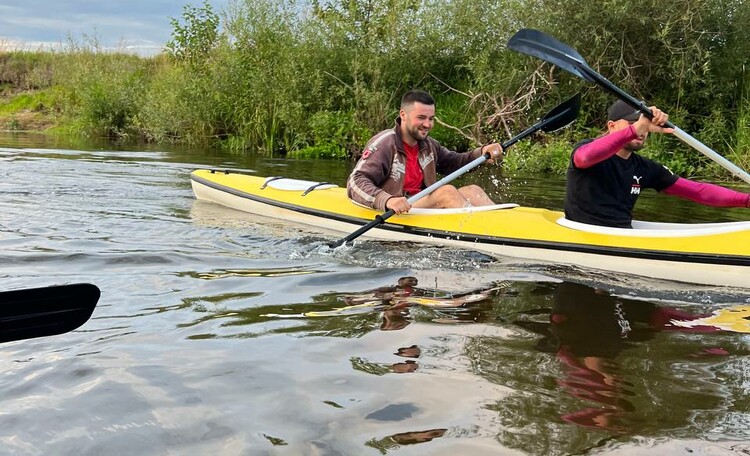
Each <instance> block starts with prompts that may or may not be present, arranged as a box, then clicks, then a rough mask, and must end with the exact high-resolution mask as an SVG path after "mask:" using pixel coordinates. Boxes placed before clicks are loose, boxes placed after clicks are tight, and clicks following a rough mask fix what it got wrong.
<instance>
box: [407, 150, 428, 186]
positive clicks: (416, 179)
mask: <svg viewBox="0 0 750 456" xmlns="http://www.w3.org/2000/svg"><path fill="white" fill-rule="evenodd" d="M404 152H406V174H405V176H404V193H408V194H409V196H411V195H416V194H417V193H419V192H421V191H422V185H423V183H424V174H423V173H422V168H421V167H420V166H419V144H415V145H413V146H410V145H408V144H406V143H404Z"/></svg>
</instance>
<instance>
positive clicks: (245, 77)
mask: <svg viewBox="0 0 750 456" xmlns="http://www.w3.org/2000/svg"><path fill="white" fill-rule="evenodd" d="M625 1H626V4H625V5H624V7H628V2H629V1H630V0H625ZM668 1H669V2H672V1H676V0H668ZM292 4H294V2H292ZM670 4H671V3H670ZM493 5H494V4H493V3H491V2H489V1H485V0H477V1H476V2H471V4H468V3H467V4H464V2H461V1H459V2H446V3H443V2H435V3H434V4H433V3H428V4H418V5H411V4H403V5H402V4H399V5H397V6H393V7H386V6H384V5H381V4H379V3H377V4H367V5H360V4H358V3H355V4H348V3H341V4H339V3H335V2H334V3H331V4H330V5H328V6H327V7H326V8H325V9H320V8H318V7H311V6H308V7H309V8H310V9H309V11H308V10H307V9H305V11H306V12H307V13H309V14H305V15H300V14H299V11H301V9H295V6H294V5H293V6H280V5H278V4H277V3H276V2H275V1H274V0H262V1H259V2H251V3H247V2H246V3H243V4H242V5H238V7H237V8H234V9H232V10H231V11H224V12H223V13H224V14H222V15H221V18H220V15H219V14H218V13H217V12H215V11H213V9H212V8H211V6H210V5H209V4H207V3H206V4H203V5H202V6H200V7H192V6H186V7H185V12H184V14H183V16H182V18H180V19H174V20H173V22H172V26H173V32H172V39H171V40H170V41H169V42H168V43H167V44H166V46H165V52H164V53H163V54H160V55H157V56H153V57H137V56H133V55H126V54H118V53H112V52H107V51H103V50H101V49H100V48H99V47H97V44H96V43H95V42H94V43H86V42H84V43H71V44H70V45H69V46H68V47H67V48H66V49H64V50H61V51H59V52H54V53H45V52H18V51H12V52H8V51H5V52H3V50H1V49H0V91H2V93H3V94H4V95H3V96H4V97H6V98H5V99H4V100H3V104H2V107H0V128H5V129H10V130H34V131H44V132H50V131H54V132H56V133H57V132H64V133H65V134H73V135H86V136H93V137H106V138H111V139H123V138H124V139H125V140H137V141H147V142H152V143H157V144H175V143H179V144H192V145H204V146H218V147H221V148H224V149H227V150H232V151H235V152H236V153H242V154H245V153H247V154H261V155H265V156H284V157H296V158H320V159H339V160H347V159H351V158H352V156H354V155H356V154H357V153H358V151H359V150H360V149H361V148H362V146H363V144H364V143H365V142H366V141H367V140H368V139H369V138H370V137H371V136H372V135H373V134H374V133H376V132H378V131H380V130H382V129H384V128H388V127H390V126H391V125H392V122H393V119H394V118H395V117H396V115H397V113H398V100H399V98H400V96H401V94H403V92H404V91H405V90H407V89H410V88H421V89H425V90H428V91H430V92H431V93H432V94H433V95H434V96H435V98H436V100H437V115H438V122H437V125H436V127H435V129H434V130H433V131H432V132H431V135H432V136H433V137H435V138H436V139H437V140H439V141H440V142H441V143H442V144H443V145H445V146H446V147H448V148H450V149H454V150H459V151H463V150H468V149H470V148H472V147H475V146H477V145H480V144H486V143H490V142H495V141H502V140H504V139H508V138H510V137H512V136H513V134H514V133H517V132H519V131H521V130H523V129H524V128H526V127H528V126H529V125H531V124H533V123H535V122H536V120H537V119H538V118H539V117H540V116H542V115H544V114H545V113H546V112H547V111H549V109H550V108H551V107H552V106H555V105H557V104H559V103H560V101H562V100H563V99H566V98H568V97H570V96H571V95H572V94H574V93H576V92H582V93H583V104H582V111H581V115H580V117H579V119H578V121H576V123H575V124H573V125H572V126H571V127H570V128H569V129H567V130H565V131H564V132H561V133H555V134H550V135H536V136H534V137H533V138H531V139H530V140H528V141H526V142H524V143H522V144H519V145H518V146H517V147H516V148H514V150H515V152H514V153H513V154H511V155H510V156H509V157H508V160H507V161H506V163H505V166H506V167H507V168H508V169H509V170H510V171H511V172H516V171H523V172H529V173H540V174H561V173H563V172H564V170H565V168H566V167H567V162H568V157H569V154H570V149H571V145H572V144H574V143H575V142H577V141H578V140H580V139H583V138H587V137H592V136H596V135H597V134H599V133H600V132H601V131H602V130H603V128H604V125H605V121H606V119H605V115H606V110H607V107H608V106H609V104H611V102H612V97H611V96H609V95H608V94H606V93H604V92H603V91H601V90H598V89H597V88H595V87H592V86H591V85H589V84H586V83H584V82H583V81H581V80H580V79H577V78H575V77H573V76H571V75H569V74H566V73H565V72H558V71H555V70H554V69H553V68H552V67H550V66H549V65H547V64H540V62H539V61H532V59H530V58H528V57H527V56H522V55H519V54H518V53H515V52H512V51H509V50H508V49H506V47H505V43H506V42H507V39H508V38H509V37H510V36H511V35H512V34H513V33H515V31H517V29H518V27H519V26H518V24H519V23H523V24H524V26H527V27H531V28H539V29H543V30H545V31H546V32H548V33H550V34H551V35H553V36H555V37H557V38H558V39H560V40H561V41H563V42H565V43H568V44H570V45H571V46H572V47H574V48H577V49H585V50H586V57H587V58H590V59H591V61H590V63H591V65H592V66H593V67H595V68H596V69H597V70H598V71H599V72H600V73H601V74H603V75H605V76H606V77H609V78H611V79H612V80H613V81H616V82H617V84H618V86H620V87H622V88H623V89H625V90H626V91H628V92H630V93H633V94H634V95H636V96H638V97H639V98H642V99H645V100H648V101H649V103H653V104H656V105H658V106H660V107H662V108H663V109H665V110H666V111H667V112H669V113H670V115H671V120H673V121H674V123H676V124H677V125H680V127H682V128H683V129H684V130H685V131H688V132H690V133H691V134H692V135H693V136H695V137H696V138H698V139H700V140H701V141H702V142H704V143H705V144H706V145H708V146H709V147H711V148H712V149H714V150H716V151H717V152H718V153H719V154H721V155H723V156H725V157H727V158H729V159H730V160H731V161H733V162H735V163H736V164H737V165H739V166H740V167H741V168H744V169H747V168H748V167H750V75H748V73H747V72H746V70H745V66H746V65H744V62H745V60H746V56H747V55H750V49H748V46H750V45H749V44H748V42H747V40H744V39H741V37H740V36H739V35H741V33H740V34H738V32H737V30H738V28H737V27H739V30H742V26H744V22H742V18H744V17H747V16H748V15H750V7H748V5H747V4H746V3H742V2H740V3H739V4H738V5H736V11H735V10H733V11H735V12H736V14H733V15H732V16H731V17H725V16H726V14H725V12H724V11H723V10H721V9H715V8H714V7H713V6H712V5H709V4H707V3H705V4H704V3H700V4H691V5H689V6H688V7H687V8H688V9H689V11H687V12H685V8H686V7H685V6H684V5H682V4H680V5H679V7H677V8H676V9H675V11H680V12H681V14H680V15H679V16H677V17H673V13H672V12H671V11H670V10H669V9H666V10H664V11H662V10H663V9H660V10H659V11H655V12H654V16H653V17H652V16H649V18H648V20H646V21H640V22H637V21H636V22H632V21H631V22H628V23H627V24H624V26H623V27H624V28H622V30H619V29H618V33H623V36H622V37H620V36H609V33H610V32H608V30H610V29H611V27H609V26H607V25H606V24H608V23H609V22H607V21H608V18H607V17H606V14H602V13H601V11H600V10H601V8H600V6H599V5H596V4H592V5H588V4H583V5H579V4H576V7H575V8H572V10H573V9H574V10H576V11H581V13H580V14H577V15H576V16H574V17H567V16H566V15H565V14H564V12H565V11H566V9H565V8H556V9H555V10H552V11H540V12H539V14H535V15H533V16H532V17H527V15H526V14H525V10H523V8H521V10H518V11H515V10H513V7H512V6H509V8H510V10H504V11H502V12H500V11H496V9H497V8H495V7H494V6H493ZM301 6H302V5H296V7H300V8H301ZM308 7H306V8H308ZM287 8H291V9H287ZM519 8H520V7H519ZM637 9H638V8H637V7H635V6H634V7H633V10H637ZM480 11H481V13H479V12H480ZM682 12H684V13H685V14H682ZM745 13H747V14H745ZM514 14H515V16H514ZM403 17H409V18H410V20H409V21H406V22H404V21H403V20H402V18H403ZM684 17H690V18H694V20H698V18H699V19H700V20H699V23H695V22H694V20H691V21H690V22H689V23H684V22H682V21H683V19H684ZM362 18H372V19H373V22H369V21H364V22H363V19H362ZM375 18H376V19H377V20H374V19H375ZM480 18H481V20H480ZM540 18H547V20H545V21H543V22H538V21H539V20H540ZM459 19H460V20H459ZM520 19H523V20H520ZM553 19H554V20H553ZM717 20H721V23H723V24H724V27H723V28H722V29H721V31H720V32H716V34H715V35H711V34H705V33H702V32H700V30H704V29H705V30H713V29H714V28H715V27H714V25H715V23H716V21H717ZM456 21H458V22H459V23H460V24H461V27H459V28H455V27H454V26H452V25H451V24H454V23H456ZM618 21H619V19H618ZM727 21H728V22H727ZM725 22H726V23H725ZM387 24H390V25H387ZM550 24H560V25H559V26H554V27H553V26H551V25H550ZM661 24H671V27H670V30H674V31H676V32H675V34H665V33H663V27H662V25H661ZM677 32H679V33H677ZM709 36H710V37H711V38H710V39H709V38H708V37H709ZM582 37H586V40H585V43H584V42H583V41H584V40H583V38H582ZM646 37H648V38H646ZM648 40H651V41H648ZM592 43H593V44H592ZM612 43H617V44H612ZM685 43H690V46H688V47H686V46H685ZM594 58H595V59H594ZM644 62H648V63H647V64H644ZM675 81H679V84H677V85H676V83H675ZM646 153H647V154H649V155H650V156H651V157H652V158H655V159H656V160H658V161H660V162H662V163H664V164H665V165H667V166H668V167H669V168H670V169H671V170H672V171H673V172H675V173H676V174H679V175H681V176H684V177H692V178H695V177H697V178H707V179H711V180H722V179H723V178H725V177H726V172H725V171H723V170H721V169H720V168H719V167H718V166H716V165H714V164H713V162H711V161H710V160H708V159H707V158H705V157H703V156H701V155H699V154H696V153H695V152H694V151H693V150H691V149H690V148H689V147H688V146H685V145H683V144H681V143H679V142H678V141H675V140H673V139H671V138H664V137H658V136H657V135H655V136H654V137H653V138H650V140H649V147H648V149H647V151H646Z"/></svg>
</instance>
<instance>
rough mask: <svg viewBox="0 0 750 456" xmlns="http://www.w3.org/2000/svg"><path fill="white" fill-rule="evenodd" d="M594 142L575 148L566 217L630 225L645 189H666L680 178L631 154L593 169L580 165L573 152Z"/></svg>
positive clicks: (575, 219) (653, 163)
mask: <svg viewBox="0 0 750 456" xmlns="http://www.w3.org/2000/svg"><path fill="white" fill-rule="evenodd" d="M591 141H593V139H586V140H583V141H581V142H579V143H578V144H576V145H575V146H574V148H573V154H572V155H571V157H570V165H569V166H568V173H567V186H566V194H565V217H566V218H567V219H569V220H573V221H576V222H581V223H589V224H592V225H602V226H612V227H618V228H630V227H631V222H632V220H633V206H635V202H636V200H638V195H639V194H640V193H641V189H644V188H653V189H655V190H657V191H661V190H664V189H665V188H667V187H669V186H671V185H672V184H674V183H675V182H677V179H678V177H677V176H675V175H674V174H672V173H671V172H670V171H669V170H668V169H667V168H665V167H664V166H663V165H661V164H659V163H657V162H655V161H653V160H649V159H648V158H644V157H641V156H640V155H638V154H636V153H632V154H630V157H629V158H628V159H627V160H625V159H623V158H621V157H619V156H617V155H613V156H612V157H610V158H608V159H606V160H604V161H602V162H600V163H597V164H596V165H594V166H592V167H590V168H585V169H582V168H577V167H576V166H575V164H574V163H573V155H575V153H576V150H578V148H579V147H581V146H583V145H584V144H587V143H589V142H591Z"/></svg>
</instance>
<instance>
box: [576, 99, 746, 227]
mask: <svg viewBox="0 0 750 456" xmlns="http://www.w3.org/2000/svg"><path fill="white" fill-rule="evenodd" d="M650 109H651V113H652V114H653V118H652V119H649V118H648V117H646V116H644V115H642V114H641V113H640V112H639V111H638V110H636V109H634V108H632V107H631V106H630V105H628V104H627V103H625V102H623V101H621V100H618V101H616V102H615V103H614V104H613V105H612V106H611V107H610V108H609V112H608V117H607V119H608V120H607V131H608V133H607V134H605V135H603V136H600V137H598V138H596V139H586V140H583V141H581V142H579V143H578V144H576V145H575V146H574V148H573V154H572V156H571V159H570V165H569V166H568V174H567V188H566V195H565V217H566V218H567V219H569V220H573V221H576V222H581V223H588V224H592V225H602V226H611V227H618V228H630V227H631V223H632V219H633V215H632V213H633V207H634V206H635V203H636V201H637V200H638V196H639V195H640V194H641V190H643V189H644V188H653V189H655V190H657V191H660V192H663V193H665V194H667V195H673V196H678V197H680V198H684V199H688V200H691V201H695V202H697V203H700V204H703V205H706V206H716V207H750V194H747V193H741V192H736V191H734V190H730V189H728V188H724V187H720V186H718V185H713V184H707V183H703V182H694V181H691V180H688V179H683V178H681V177H678V176H675V175H674V174H672V172H671V171H669V170H668V169H667V168H666V167H664V166H663V165H661V164H659V163H657V162H655V161H653V160H649V159H648V158H645V157H642V156H640V155H638V154H637V153H636V152H638V151H639V150H641V149H642V148H643V147H644V145H645V142H646V138H648V135H649V133H665V134H671V133H672V132H673V131H674V130H673V129H672V128H664V127H663V125H664V124H665V123H666V122H667V119H668V118H669V116H668V115H667V114H665V113H664V112H662V111H661V110H660V109H658V108H657V107H656V106H652V107H651V108H650Z"/></svg>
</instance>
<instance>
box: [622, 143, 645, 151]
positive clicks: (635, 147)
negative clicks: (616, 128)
mask: <svg viewBox="0 0 750 456" xmlns="http://www.w3.org/2000/svg"><path fill="white" fill-rule="evenodd" d="M643 146H645V143H644V142H643V141H640V142H635V141H630V142H629V143H627V144H625V147H623V149H625V150H627V151H628V152H638V151H639V150H641V149H643Z"/></svg>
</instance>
